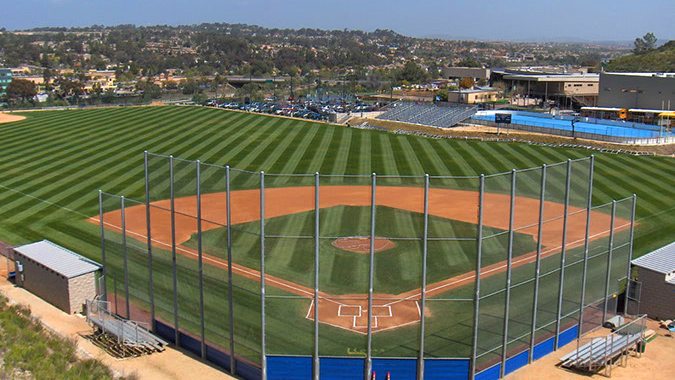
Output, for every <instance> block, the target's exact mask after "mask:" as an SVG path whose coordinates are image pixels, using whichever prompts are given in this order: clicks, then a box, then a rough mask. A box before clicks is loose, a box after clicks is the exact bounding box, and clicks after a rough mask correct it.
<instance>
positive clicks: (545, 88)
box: [498, 72, 600, 107]
mask: <svg viewBox="0 0 675 380" xmlns="http://www.w3.org/2000/svg"><path fill="white" fill-rule="evenodd" d="M498 80H502V81H503V82H504V83H505V84H506V87H507V89H509V90H510V91H519V92H521V95H526V96H527V97H528V98H532V97H535V98H540V99H542V100H543V101H548V100H553V101H556V102H558V103H559V104H560V105H561V106H563V107H564V106H568V105H570V106H571V105H573V104H576V105H578V106H595V105H597V102H598V91H599V83H600V77H599V76H598V74H592V73H591V74H585V73H577V74H529V73H516V74H512V73H508V72H504V73H502V74H501V75H499V79H498Z"/></svg>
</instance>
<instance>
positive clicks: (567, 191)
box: [553, 159, 572, 350]
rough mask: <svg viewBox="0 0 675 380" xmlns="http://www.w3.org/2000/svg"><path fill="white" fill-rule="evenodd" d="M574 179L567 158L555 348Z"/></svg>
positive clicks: (558, 333)
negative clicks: (571, 185)
mask: <svg viewBox="0 0 675 380" xmlns="http://www.w3.org/2000/svg"><path fill="white" fill-rule="evenodd" d="M571 181H572V160H570V159H568V160H567V177H566V178H565V204H564V211H563V229H562V245H561V247H560V277H559V281H558V305H557V306H556V317H555V343H554V345H553V350H557V349H558V342H559V340H560V320H561V318H562V304H563V292H564V290H565V261H566V260H565V259H566V257H565V256H566V255H567V219H568V218H569V208H570V184H571Z"/></svg>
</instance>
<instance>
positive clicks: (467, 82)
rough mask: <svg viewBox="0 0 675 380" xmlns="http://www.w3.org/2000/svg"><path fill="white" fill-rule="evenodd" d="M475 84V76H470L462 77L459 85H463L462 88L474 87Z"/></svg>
mask: <svg viewBox="0 0 675 380" xmlns="http://www.w3.org/2000/svg"><path fill="white" fill-rule="evenodd" d="M474 84H476V83H475V81H474V80H473V78H469V77H466V78H462V79H461V80H460V81H459V87H461V88H473V85H474Z"/></svg>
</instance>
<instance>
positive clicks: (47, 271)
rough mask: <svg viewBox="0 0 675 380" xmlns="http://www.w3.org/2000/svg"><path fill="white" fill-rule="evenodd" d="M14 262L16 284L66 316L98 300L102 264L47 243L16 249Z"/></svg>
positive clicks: (32, 244)
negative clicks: (92, 300)
mask: <svg viewBox="0 0 675 380" xmlns="http://www.w3.org/2000/svg"><path fill="white" fill-rule="evenodd" d="M14 261H15V266H16V272H17V273H16V284H17V285H18V286H21V287H23V288H25V289H26V290H28V291H30V292H31V293H33V294H35V295H37V296H38V297H40V298H42V299H44V300H45V301H47V302H49V303H51V304H52V305H54V306H56V307H58V308H59V309H61V310H63V311H65V312H66V313H69V314H73V313H77V312H81V311H82V308H83V305H84V304H85V302H86V300H91V299H93V298H94V297H96V294H97V273H98V272H99V271H100V269H101V268H102V267H101V265H100V264H98V263H96V262H95V261H92V260H89V259H87V258H86V257H83V256H81V255H78V254H77V253H75V252H72V251H70V250H68V249H66V248H63V247H61V246H59V245H57V244H54V243H52V242H50V241H48V240H43V241H39V242H36V243H31V244H27V245H22V246H20V247H16V248H14Z"/></svg>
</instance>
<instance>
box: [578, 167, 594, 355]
mask: <svg viewBox="0 0 675 380" xmlns="http://www.w3.org/2000/svg"><path fill="white" fill-rule="evenodd" d="M594 169H595V156H591V162H590V170H589V173H588V198H587V199H586V232H585V235H584V266H583V269H582V273H581V299H580V301H579V331H578V333H577V349H578V348H579V344H580V343H581V342H580V341H579V338H581V334H583V325H584V307H585V306H586V305H585V303H586V278H587V277H588V253H589V245H590V239H589V237H590V235H591V211H592V208H593V171H594Z"/></svg>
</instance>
